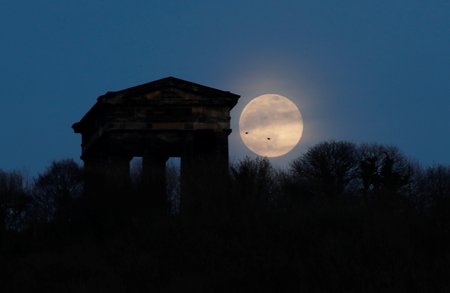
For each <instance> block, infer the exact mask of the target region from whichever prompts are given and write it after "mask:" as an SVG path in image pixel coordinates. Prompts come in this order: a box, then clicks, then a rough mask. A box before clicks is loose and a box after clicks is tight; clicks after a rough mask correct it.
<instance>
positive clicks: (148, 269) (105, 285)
mask: <svg viewBox="0 0 450 293" xmlns="http://www.w3.org/2000/svg"><path fill="white" fill-rule="evenodd" d="M213 168H214V166H208V165H202V170H201V171H202V172H204V173H208V172H209V173H210V172H211V170H212V169H213ZM196 172H197V173H196V174H201V173H199V172H198V171H196ZM82 174H83V170H82V167H80V166H79V165H77V164H76V163H75V162H74V161H73V160H70V159H67V160H61V161H55V162H53V163H52V164H51V165H50V166H49V168H48V169H47V170H45V171H43V172H42V173H41V174H40V175H38V176H37V177H36V178H34V180H33V181H32V182H31V183H30V184H28V185H27V184H26V182H25V180H24V177H23V175H21V174H20V173H17V172H6V171H0V251H1V254H0V264H1V265H0V290H1V291H2V292H103V291H107V292H142V291H151V292H292V291H296V292H448V291H449V290H450V278H448V276H449V273H450V166H443V165H435V166H431V167H422V166H420V164H419V163H417V162H414V161H412V160H410V159H408V158H406V157H405V156H404V155H403V154H402V153H401V151H399V150H398V149H397V148H395V147H392V146H384V145H378V144H359V145H358V144H354V143H351V142H345V141H328V142H323V143H319V144H317V145H315V146H313V147H312V148H310V149H309V150H308V151H307V152H306V153H304V154H303V155H301V156H299V157H298V158H297V159H295V160H294V161H292V162H291V164H290V168H289V169H286V170H279V169H276V168H274V167H273V166H272V165H271V164H270V161H269V160H268V159H266V158H256V159H252V158H244V159H243V160H241V161H238V162H235V163H233V164H231V166H230V169H229V174H228V177H226V178H223V177H221V178H217V180H221V181H223V180H225V181H226V185H224V184H222V183H221V184H218V183H217V181H215V180H209V181H207V182H205V181H202V180H198V181H196V182H194V183H196V184H193V187H192V188H193V189H192V190H193V191H195V193H196V195H197V197H196V198H197V202H194V203H191V204H192V205H190V207H189V212H184V210H183V205H181V206H177V204H178V203H177V202H175V201H176V198H177V196H173V193H174V192H175V193H176V192H179V188H178V187H177V186H174V185H176V184H180V182H179V179H178V176H179V174H178V173H177V172H174V171H173V170H171V169H170V170H168V173H167V174H166V176H167V178H168V180H167V182H168V186H167V189H168V190H172V193H170V194H171V196H170V198H169V199H168V200H169V202H170V204H171V205H173V206H177V208H175V209H172V212H170V213H160V212H158V211H157V210H155V209H154V208H152V207H151V206H150V204H151V202H148V204H147V205H145V204H144V202H142V201H140V200H139V198H140V197H142V196H145V194H142V192H143V191H142V190H141V189H140V188H139V184H136V185H134V187H133V188H130V189H129V190H120V191H109V192H111V193H116V194H114V195H112V194H104V195H102V196H101V197H99V198H101V199H102V201H101V202H96V203H95V205H92V198H90V195H89V193H87V192H84V191H83V186H84V180H83V175H82ZM135 176H136V175H135ZM132 181H133V180H132ZM134 182H138V181H137V180H134ZM219 186H220V188H219Z"/></svg>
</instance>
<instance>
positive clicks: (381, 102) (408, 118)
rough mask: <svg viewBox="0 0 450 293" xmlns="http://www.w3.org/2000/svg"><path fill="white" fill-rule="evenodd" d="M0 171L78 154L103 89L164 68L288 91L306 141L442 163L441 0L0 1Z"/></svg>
mask: <svg viewBox="0 0 450 293" xmlns="http://www.w3.org/2000/svg"><path fill="white" fill-rule="evenodd" d="M0 37H1V38H0V40H1V43H0V44H1V46H0V83H1V86H0V131H1V140H0V151H1V152H0V169H4V170H12V169H16V170H21V171H25V172H28V173H29V174H32V175H33V174H35V173H36V172H40V171H43V170H44V168H45V167H47V166H48V165H49V164H50V162H51V161H52V160H58V159H62V158H75V159H77V160H78V158H79V156H80V152H81V149H80V143H81V137H80V136H79V135H78V134H74V133H73V131H72V129H71V125H72V124H73V123H74V122H77V121H79V119H81V117H82V116H83V115H84V113H85V112H86V111H87V110H88V109H89V108H90V107H91V106H92V105H93V104H94V103H95V101H96V98H97V97H98V96H99V95H102V94H104V93H105V92H107V91H116V90H121V89H124V88H128V87H131V86H134V85H138V84H142V83H146V82H149V81H153V80H156V79H160V78H163V77H167V76H175V77H178V78H182V79H185V80H189V81H192V82H196V83H200V84H203V85H207V86H211V87H215V88H218V89H221V90H226V91H231V92H233V93H236V94H239V95H241V96H242V97H241V99H240V102H239V104H238V105H237V106H236V107H235V109H234V110H233V112H232V128H233V133H232V134H231V135H230V138H229V142H230V159H231V160H232V161H235V160H238V159H240V158H242V157H243V156H245V155H252V156H253V154H252V153H251V152H250V151H249V150H247V149H246V148H245V146H244V145H243V143H242V142H241V140H240V138H239V129H238V118H239V114H240V111H241V110H242V109H243V107H244V106H245V104H246V103H247V102H248V101H249V100H250V99H251V98H253V97H255V96H257V95H260V94H263V93H278V94H281V95H284V96H287V97H289V98H291V99H292V100H293V101H294V102H295V103H296V104H297V106H298V107H299V108H300V110H301V112H302V115H303V119H304V124H305V125H304V127H305V128H304V136H303V138H302V140H301V142H300V145H298V146H297V147H296V148H295V149H294V150H293V151H292V152H291V153H289V154H288V155H286V156H284V157H281V158H279V159H271V161H272V162H273V163H275V165H277V166H284V165H286V164H287V162H289V161H290V160H292V159H293V158H296V157H298V156H300V155H301V154H302V153H304V152H305V151H306V150H307V149H308V148H309V147H311V146H313V145H315V144H316V143H319V142H322V141H326V140H332V139H336V140H347V141H352V142H356V143H360V142H368V143H374V142H376V143H381V144H386V145H395V146H397V147H399V148H400V150H402V151H403V153H404V154H406V155H407V156H408V157H411V158H414V159H417V160H418V161H419V162H421V163H423V164H424V165H432V164H436V163H443V164H450V118H449V116H450V115H449V114H450V1H448V0H432V1H423V0H404V1H400V0H381V1H363V0H354V1H353V0H352V1H347V0H346V1H319V0H314V1H313V0H311V1H301V0H300V1H282V0H281V1H261V0H258V1H245V0H228V1H211V0H209V1H194V0H193V1H184V0H183V1H181V0H179V1H167V0H161V1H149V0H145V1H144V0H142V1H134V0H129V1H117V0H104V1H100V0H98V1H96V0H78V1H69V0H67V1H62V0H53V1H50V0H40V1H34V0H29V1H21V0H14V1H2V3H1V4H0Z"/></svg>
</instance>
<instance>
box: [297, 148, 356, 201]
mask: <svg viewBox="0 0 450 293" xmlns="http://www.w3.org/2000/svg"><path fill="white" fill-rule="evenodd" d="M357 159H358V157H357V147H356V146H355V145H354V144H353V143H350V142H339V141H330V142H323V143H320V144H318V145H315V146H313V147H312V148H310V149H309V150H308V151H307V152H306V153H305V154H304V155H302V156H300V157H299V158H297V159H295V160H294V161H293V162H292V163H291V170H292V172H293V175H294V176H295V177H296V179H297V181H298V182H300V183H302V184H306V189H307V190H309V192H311V193H314V194H316V195H319V196H321V197H326V198H334V197H336V196H338V195H340V194H342V193H344V192H347V191H349V188H350V187H351V183H352V181H353V180H354V178H355V171H356V170H357Z"/></svg>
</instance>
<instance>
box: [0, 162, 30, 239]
mask: <svg viewBox="0 0 450 293" xmlns="http://www.w3.org/2000/svg"><path fill="white" fill-rule="evenodd" d="M28 202H29V198H28V197H27V195H26V187H25V183H24V178H23V176H22V175H21V174H20V173H18V172H14V171H13V172H5V171H2V170H0V234H2V233H4V232H5V231H7V230H13V231H17V230H20V229H21V228H22V225H23V218H24V214H25V211H26V207H27V204H28Z"/></svg>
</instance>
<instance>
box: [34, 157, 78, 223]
mask: <svg viewBox="0 0 450 293" xmlns="http://www.w3.org/2000/svg"><path fill="white" fill-rule="evenodd" d="M82 190H83V180H82V169H81V167H80V166H79V165H78V164H77V163H76V162H75V161H74V160H72V159H65V160H60V161H54V162H53V163H51V165H50V167H48V168H47V170H46V171H45V172H44V173H42V174H41V175H39V176H38V177H37V178H36V180H35V182H34V186H33V191H32V196H33V200H34V204H35V212H36V213H37V214H36V215H35V216H36V217H37V218H38V219H37V220H38V221H40V222H43V223H48V222H50V221H52V220H54V219H56V218H59V219H62V218H66V219H67V217H69V215H68V213H69V212H68V211H67V208H69V206H70V205H71V204H72V201H73V199H76V198H78V197H79V196H80V195H81V194H82Z"/></svg>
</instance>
